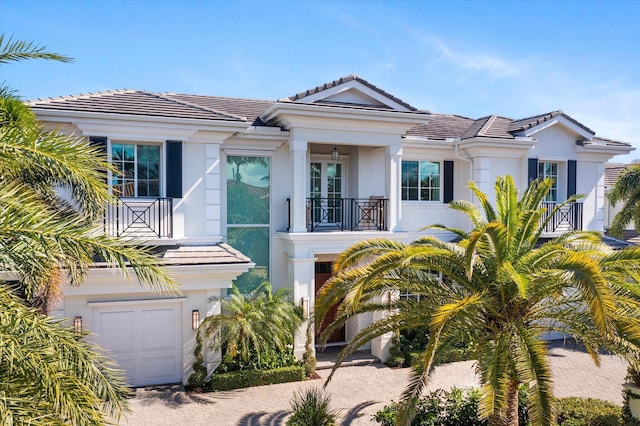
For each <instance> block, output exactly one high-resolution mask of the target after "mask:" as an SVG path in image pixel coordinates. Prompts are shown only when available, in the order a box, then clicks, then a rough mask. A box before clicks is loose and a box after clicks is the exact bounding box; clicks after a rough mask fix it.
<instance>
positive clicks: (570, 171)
mask: <svg viewBox="0 0 640 426" xmlns="http://www.w3.org/2000/svg"><path fill="white" fill-rule="evenodd" d="M576 166H577V162H576V160H569V161H568V162H567V197H571V196H572V195H576Z"/></svg>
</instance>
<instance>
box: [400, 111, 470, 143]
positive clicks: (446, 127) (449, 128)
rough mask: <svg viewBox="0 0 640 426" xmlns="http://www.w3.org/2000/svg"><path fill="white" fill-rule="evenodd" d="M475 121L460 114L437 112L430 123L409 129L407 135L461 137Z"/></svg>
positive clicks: (438, 138)
mask: <svg viewBox="0 0 640 426" xmlns="http://www.w3.org/2000/svg"><path fill="white" fill-rule="evenodd" d="M473 122H474V120H473V119H471V118H467V117H462V116H460V115H446V114H436V115H435V118H434V119H433V120H432V121H430V122H429V124H421V125H419V126H416V127H414V128H412V129H409V131H407V136H422V137H426V138H429V139H434V140H445V139H448V138H459V137H461V136H462V134H463V133H464V132H465V130H467V129H468V128H469V126H470V125H471V124H472V123H473Z"/></svg>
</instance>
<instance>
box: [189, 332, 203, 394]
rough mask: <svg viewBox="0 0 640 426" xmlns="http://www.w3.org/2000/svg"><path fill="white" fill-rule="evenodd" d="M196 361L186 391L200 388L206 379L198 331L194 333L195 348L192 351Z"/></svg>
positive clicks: (200, 337)
mask: <svg viewBox="0 0 640 426" xmlns="http://www.w3.org/2000/svg"><path fill="white" fill-rule="evenodd" d="M193 355H194V356H195V358H196V360H195V361H194V363H193V373H192V374H191V375H190V376H189V379H188V384H187V386H186V389H187V390H193V389H198V388H202V387H203V386H204V384H205V380H206V378H207V367H205V365H204V356H203V354H202V336H201V335H200V331H197V332H196V347H195V349H194V351H193Z"/></svg>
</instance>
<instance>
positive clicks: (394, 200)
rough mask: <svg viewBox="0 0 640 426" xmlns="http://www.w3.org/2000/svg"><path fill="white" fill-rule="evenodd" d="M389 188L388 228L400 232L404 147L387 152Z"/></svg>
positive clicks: (387, 193) (393, 147)
mask: <svg viewBox="0 0 640 426" xmlns="http://www.w3.org/2000/svg"><path fill="white" fill-rule="evenodd" d="M386 165H387V167H386V169H387V170H386V172H387V187H386V189H385V191H386V197H387V199H388V200H389V204H388V206H387V227H388V229H389V230H390V231H398V230H399V229H398V222H400V215H401V211H402V200H401V199H400V184H401V178H402V177H401V174H402V146H400V145H397V146H390V147H387V151H386Z"/></svg>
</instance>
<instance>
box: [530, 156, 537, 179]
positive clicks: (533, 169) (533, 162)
mask: <svg viewBox="0 0 640 426" xmlns="http://www.w3.org/2000/svg"><path fill="white" fill-rule="evenodd" d="M536 179H538V159H537V158H529V183H531V182H533V181H534V180H536Z"/></svg>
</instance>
